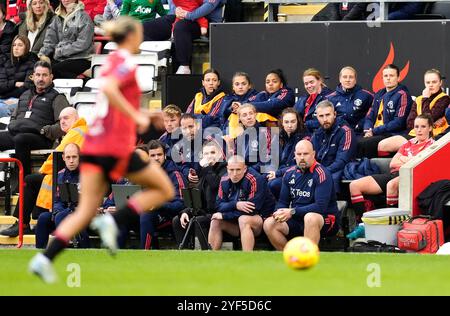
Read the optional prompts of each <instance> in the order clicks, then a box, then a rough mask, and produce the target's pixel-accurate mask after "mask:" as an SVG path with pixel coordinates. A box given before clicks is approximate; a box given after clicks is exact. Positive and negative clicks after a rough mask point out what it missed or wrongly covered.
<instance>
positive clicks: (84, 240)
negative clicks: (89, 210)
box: [35, 210, 90, 249]
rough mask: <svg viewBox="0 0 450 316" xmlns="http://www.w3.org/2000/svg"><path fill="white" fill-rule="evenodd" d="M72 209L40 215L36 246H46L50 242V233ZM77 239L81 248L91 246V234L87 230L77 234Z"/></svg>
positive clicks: (36, 230)
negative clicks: (54, 213)
mask: <svg viewBox="0 0 450 316" xmlns="http://www.w3.org/2000/svg"><path fill="white" fill-rule="evenodd" d="M70 213H71V212H70V211H68V210H67V211H61V212H58V213H57V214H56V215H55V216H53V213H51V212H45V213H42V214H41V215H39V218H38V221H37V225H36V229H35V232H36V248H41V249H43V248H45V247H47V243H48V235H50V234H51V233H52V232H53V231H54V230H55V229H56V227H58V225H59V224H60V223H61V222H62V221H63V219H64V218H66V216H67V215H69V214H70ZM76 240H77V241H78V243H79V248H89V247H90V243H89V234H88V233H87V231H86V230H83V231H81V232H80V233H79V234H78V235H77V236H76Z"/></svg>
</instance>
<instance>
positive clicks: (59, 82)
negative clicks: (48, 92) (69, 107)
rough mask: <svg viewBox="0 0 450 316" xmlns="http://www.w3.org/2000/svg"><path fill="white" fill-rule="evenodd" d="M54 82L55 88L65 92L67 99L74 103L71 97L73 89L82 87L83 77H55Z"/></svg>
mask: <svg viewBox="0 0 450 316" xmlns="http://www.w3.org/2000/svg"><path fill="white" fill-rule="evenodd" d="M53 84H54V85H55V89H56V90H57V91H58V92H59V93H64V94H65V95H66V98H67V101H69V103H70V104H73V100H72V97H71V92H72V89H73V88H82V87H83V79H55V80H53Z"/></svg>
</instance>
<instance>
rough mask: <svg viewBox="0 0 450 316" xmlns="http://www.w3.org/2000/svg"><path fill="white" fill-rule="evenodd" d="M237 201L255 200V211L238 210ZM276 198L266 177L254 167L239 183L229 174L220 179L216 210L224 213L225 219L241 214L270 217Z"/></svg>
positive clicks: (249, 169) (248, 170)
mask: <svg viewBox="0 0 450 316" xmlns="http://www.w3.org/2000/svg"><path fill="white" fill-rule="evenodd" d="M237 202H253V203H254V204H255V211H254V212H253V213H250V214H248V213H245V212H241V211H238V210H237V208H236V203H237ZM274 206H275V198H274V197H273V195H272V193H271V192H270V189H269V187H268V185H267V181H266V179H265V177H263V176H262V175H260V174H259V173H258V172H256V171H255V170H253V169H252V168H248V169H247V171H246V172H245V175H244V177H243V178H242V180H241V181H239V182H238V183H233V182H232V181H231V180H230V178H229V177H228V174H225V175H224V176H223V177H222V179H220V185H219V192H218V196H217V200H216V208H217V209H216V210H217V211H218V212H220V213H222V216H223V219H227V220H229V219H234V218H238V217H239V216H241V215H257V214H259V215H261V216H262V217H263V218H266V217H269V216H270V215H272V213H273V208H274Z"/></svg>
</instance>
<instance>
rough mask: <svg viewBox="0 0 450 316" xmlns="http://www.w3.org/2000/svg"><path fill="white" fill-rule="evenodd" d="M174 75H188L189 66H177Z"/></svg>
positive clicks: (189, 72) (189, 71)
mask: <svg viewBox="0 0 450 316" xmlns="http://www.w3.org/2000/svg"><path fill="white" fill-rule="evenodd" d="M175 74H176V75H190V74H191V68H189V66H179V67H178V69H177V72H176V73H175Z"/></svg>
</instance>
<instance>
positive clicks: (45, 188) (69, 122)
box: [0, 107, 87, 237]
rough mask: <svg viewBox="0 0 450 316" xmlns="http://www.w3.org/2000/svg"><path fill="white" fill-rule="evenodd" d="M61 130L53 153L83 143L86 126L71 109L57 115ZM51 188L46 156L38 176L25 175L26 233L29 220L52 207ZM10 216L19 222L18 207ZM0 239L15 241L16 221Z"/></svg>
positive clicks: (49, 160)
mask: <svg viewBox="0 0 450 316" xmlns="http://www.w3.org/2000/svg"><path fill="white" fill-rule="evenodd" d="M59 124H60V127H61V130H62V131H63V132H64V133H66V134H65V135H64V137H63V139H62V141H61V143H60V144H59V145H58V147H56V148H55V151H59V152H61V151H63V149H64V148H65V147H66V145H67V144H69V143H74V144H77V145H78V146H79V147H80V146H81V145H82V144H83V142H84V135H85V133H86V131H87V124H86V121H85V119H84V118H79V117H78V113H77V110H76V109H75V108H73V107H66V108H64V109H63V110H62V111H61V113H60V114H59ZM52 185H53V154H50V156H48V158H47V160H46V161H45V162H44V163H43V164H42V166H41V168H40V169H39V172H38V173H34V174H29V175H27V176H26V177H25V187H24V193H23V194H24V196H23V228H24V231H25V232H27V233H29V232H31V231H30V225H29V223H30V219H31V217H33V218H34V219H37V218H38V217H39V215H40V214H41V213H44V212H48V211H49V210H50V209H51V208H52V207H53V200H52ZM13 216H14V217H15V218H17V219H18V218H19V203H17V204H16V208H15V210H14V214H13ZM0 235H5V236H9V237H16V236H18V235H19V223H18V221H16V222H15V223H14V224H13V225H12V226H10V227H8V228H6V229H4V230H3V231H2V232H0Z"/></svg>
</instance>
